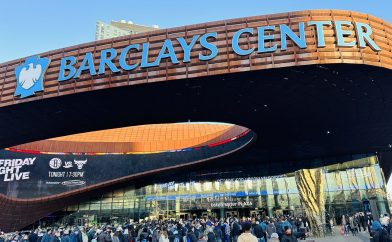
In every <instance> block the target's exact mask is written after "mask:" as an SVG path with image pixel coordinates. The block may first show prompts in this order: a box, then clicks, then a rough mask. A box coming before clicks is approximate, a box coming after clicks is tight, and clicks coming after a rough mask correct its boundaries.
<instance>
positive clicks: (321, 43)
mask: <svg viewBox="0 0 392 242" xmlns="http://www.w3.org/2000/svg"><path fill="white" fill-rule="evenodd" d="M311 25H315V26H316V33H317V47H325V38H324V29H323V27H324V26H325V25H332V21H309V22H308V26H311Z"/></svg>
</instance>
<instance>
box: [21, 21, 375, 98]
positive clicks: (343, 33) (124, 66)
mask: <svg viewBox="0 0 392 242" xmlns="http://www.w3.org/2000/svg"><path fill="white" fill-rule="evenodd" d="M310 26H312V27H313V28H314V31H315V35H316V36H317V38H316V47H317V48H323V47H325V46H326V42H325V32H324V30H325V28H327V27H333V29H334V31H335V35H334V36H335V43H336V46H337V47H354V46H357V47H358V48H365V47H366V46H369V47H370V48H371V49H372V50H373V51H381V49H380V47H379V46H378V45H377V44H376V43H375V41H374V40H373V39H372V38H371V35H372V32H373V31H372V28H371V26H370V25H368V24H366V23H361V22H350V21H309V22H299V23H298V30H299V31H298V34H297V33H295V32H294V31H293V30H292V29H291V28H290V27H289V26H288V25H286V24H279V25H270V26H260V27H255V28H243V29H240V30H238V31H236V32H235V33H234V35H233V37H232V38H231V40H229V41H230V44H231V48H232V50H233V51H234V53H235V54H237V55H239V56H246V55H251V54H252V53H273V52H275V51H277V50H280V51H286V50H287V40H288V39H290V40H291V41H292V42H293V44H294V45H295V46H297V47H298V48H301V49H306V48H307V43H306V34H305V30H306V28H308V27H310ZM348 28H350V29H351V28H353V29H354V30H348ZM278 30H279V32H280V34H279V35H277V34H275V32H277V31H278ZM247 35H248V36H249V35H250V36H253V35H254V36H257V46H255V47H254V48H244V47H242V46H241V45H240V41H241V39H242V38H246V36H247ZM353 35H354V36H355V39H354V40H352V38H348V37H352V36H353ZM217 37H218V33H217V32H210V33H205V34H203V35H193V36H191V38H184V37H178V38H176V39H166V40H164V41H163V43H162V47H161V49H160V51H159V53H158V55H157V56H156V58H154V61H149V60H151V59H152V58H151V57H150V56H149V52H150V51H149V49H150V43H149V42H144V43H138V44H131V45H128V46H126V47H125V48H123V49H119V50H116V49H114V48H108V49H104V50H102V51H101V52H100V55H99V60H98V61H95V60H94V55H93V53H92V52H87V53H86V54H85V55H84V57H83V60H82V61H81V63H80V64H79V65H77V57H75V56H66V57H63V58H62V59H61V60H60V68H59V71H58V74H57V78H58V81H59V82H60V83H61V82H65V81H67V80H70V79H78V78H79V77H80V75H81V74H82V73H88V74H89V75H91V76H96V75H102V74H104V73H105V71H106V70H110V71H111V72H112V73H118V72H123V71H132V70H134V69H136V68H138V67H140V68H150V67H156V66H159V65H160V64H161V62H162V60H169V61H170V62H171V63H172V64H174V65H175V64H179V63H180V62H182V63H189V62H191V53H192V49H193V47H194V46H195V45H197V44H200V46H201V47H202V49H203V50H207V51H200V52H199V53H198V55H197V58H198V60H199V61H208V60H211V59H213V58H215V57H216V56H217V55H219V49H218V47H217V45H216V43H215V41H216V39H217ZM279 37H280V38H279ZM187 39H189V41H187ZM277 41H280V45H277V44H276V42H277ZM271 43H272V44H271ZM178 44H179V45H180V51H181V52H182V53H181V59H179V58H178V56H177V55H178V54H179V53H176V52H175V50H174V46H175V45H178ZM256 47H257V48H256ZM134 52H139V53H141V57H140V58H139V59H138V60H133V61H132V63H134V64H130V63H129V54H130V53H134ZM206 53H207V54H206ZM115 58H118V60H119V64H118V65H116V64H115V63H114V60H115ZM95 63H99V64H98V65H95ZM49 64H50V59H49V58H40V57H39V56H33V57H29V58H27V59H26V60H25V62H24V63H23V64H22V65H19V66H17V67H16V69H15V74H16V79H17V85H16V89H15V93H14V96H20V97H21V98H25V97H29V96H32V95H34V94H35V93H36V92H39V91H43V89H44V77H45V72H46V70H47V69H48V67H49ZM76 66H77V67H76Z"/></svg>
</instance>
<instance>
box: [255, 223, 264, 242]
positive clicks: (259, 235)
mask: <svg viewBox="0 0 392 242" xmlns="http://www.w3.org/2000/svg"><path fill="white" fill-rule="evenodd" d="M252 227H253V234H254V236H256V237H257V241H263V240H264V231H263V228H262V227H261V225H260V223H259V221H257V222H255V224H253V226H252Z"/></svg>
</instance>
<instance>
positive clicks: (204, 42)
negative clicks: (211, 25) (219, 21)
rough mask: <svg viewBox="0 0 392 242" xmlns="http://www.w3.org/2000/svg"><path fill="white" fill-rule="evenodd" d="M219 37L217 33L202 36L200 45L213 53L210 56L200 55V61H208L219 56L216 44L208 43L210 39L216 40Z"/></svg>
mask: <svg viewBox="0 0 392 242" xmlns="http://www.w3.org/2000/svg"><path fill="white" fill-rule="evenodd" d="M217 36H218V33H217V32H212V33H207V34H204V35H202V36H201V38H200V45H201V46H203V47H204V48H206V49H208V50H210V51H211V53H210V54H209V55H203V54H202V53H199V60H202V61H207V60H211V59H213V58H214V57H215V56H217V55H218V47H216V46H215V45H214V44H211V43H209V42H208V41H207V39H208V38H210V37H212V38H214V39H216V38H217Z"/></svg>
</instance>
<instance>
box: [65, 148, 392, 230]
mask: <svg viewBox="0 0 392 242" xmlns="http://www.w3.org/2000/svg"><path fill="white" fill-rule="evenodd" d="M321 169H322V171H323V179H324V184H325V186H324V197H325V211H326V213H327V214H328V215H329V216H332V217H334V218H335V219H336V222H337V223H339V222H340V217H341V215H343V214H351V213H354V212H368V211H370V202H371V201H374V202H375V203H376V204H377V207H378V213H379V214H383V213H386V212H388V211H387V209H388V206H387V200H386V192H385V186H386V184H385V179H384V176H383V173H382V170H381V169H380V166H379V164H378V162H377V157H376V156H370V157H365V158H361V159H357V160H352V161H348V162H344V163H338V164H334V165H329V166H324V167H321ZM295 174H296V173H295V172H293V173H288V174H283V175H279V176H270V177H243V178H233V179H215V180H214V179H210V180H203V181H200V180H189V181H184V182H167V183H160V184H158V183H157V184H151V185H147V186H144V187H140V188H135V187H132V186H130V187H125V188H121V189H118V190H115V191H112V192H110V193H106V194H104V195H103V196H102V197H100V198H98V199H94V200H91V201H89V202H85V203H79V204H76V205H74V206H69V207H67V208H65V212H69V213H70V214H71V215H70V216H68V217H67V219H70V218H71V219H72V218H78V217H88V216H90V217H91V218H92V219H93V220H95V221H96V222H104V221H105V220H110V219H113V218H115V219H123V220H127V219H130V218H133V219H144V218H146V217H160V218H170V217H176V216H179V217H193V216H197V217H200V216H203V215H210V216H217V217H222V216H229V215H237V216H254V215H257V214H260V215H268V216H276V215H280V214H294V215H296V214H303V213H304V209H303V204H302V203H301V199H300V195H299V191H298V188H297V184H296V177H295Z"/></svg>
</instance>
